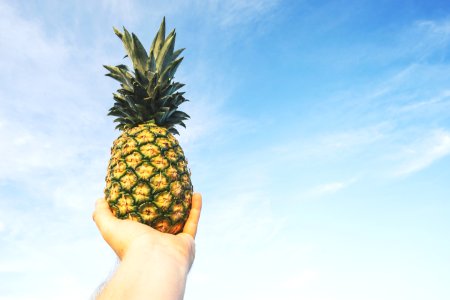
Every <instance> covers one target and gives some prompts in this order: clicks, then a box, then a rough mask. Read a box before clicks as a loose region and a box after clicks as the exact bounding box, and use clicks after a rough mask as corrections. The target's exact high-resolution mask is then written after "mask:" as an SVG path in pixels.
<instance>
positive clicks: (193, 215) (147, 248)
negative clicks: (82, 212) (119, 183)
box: [93, 194, 202, 299]
mask: <svg viewBox="0 0 450 300" xmlns="http://www.w3.org/2000/svg"><path fill="white" fill-rule="evenodd" d="M201 207H202V198H201V195H200V194H194V195H193V197H192V208H191V211H190V214H189V218H188V220H187V221H186V224H185V225H184V229H183V232H181V233H179V234H177V235H173V234H169V233H162V232H159V231H158V230H156V229H153V228H152V227H150V226H148V225H145V224H142V223H139V222H136V221H132V220H121V219H118V218H116V217H115V216H114V215H113V213H112V212H111V210H110V208H109V205H108V203H107V202H106V201H105V199H99V200H97V203H96V206H95V211H94V213H93V219H94V221H95V224H96V225H97V227H98V229H99V231H100V233H101V235H102V236H103V238H104V240H105V241H106V242H107V243H108V244H109V246H110V247H111V248H112V249H113V250H114V252H115V253H116V254H117V256H118V257H119V259H120V261H121V263H120V265H119V268H118V270H117V272H116V274H115V275H114V276H113V278H112V279H111V281H110V282H109V283H108V284H107V285H106V287H105V289H104V290H103V291H102V292H101V294H100V295H99V296H98V298H97V299H142V298H151V299H181V298H182V295H183V293H184V285H185V282H186V276H187V273H188V272H189V269H190V267H191V265H192V263H193V261H194V256H195V243H194V238H195V235H196V233H197V225H198V221H199V218H200V211H201Z"/></svg>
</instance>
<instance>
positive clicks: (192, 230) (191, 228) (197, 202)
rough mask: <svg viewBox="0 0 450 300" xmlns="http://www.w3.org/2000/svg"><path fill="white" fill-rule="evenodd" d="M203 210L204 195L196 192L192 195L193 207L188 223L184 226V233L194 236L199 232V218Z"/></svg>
mask: <svg viewBox="0 0 450 300" xmlns="http://www.w3.org/2000/svg"><path fill="white" fill-rule="evenodd" d="M201 210H202V195H200V194H199V193H195V194H194V195H193V196H192V207H191V212H190V213H189V217H188V219H187V221H186V224H185V225H184V228H183V233H187V234H189V235H190V236H192V237H193V238H195V235H196V234H197V227H198V220H199V219H200V212H201Z"/></svg>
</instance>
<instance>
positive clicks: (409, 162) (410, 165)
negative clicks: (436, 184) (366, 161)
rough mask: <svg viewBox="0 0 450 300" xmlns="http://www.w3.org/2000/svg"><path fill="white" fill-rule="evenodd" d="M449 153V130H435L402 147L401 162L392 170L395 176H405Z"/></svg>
mask: <svg viewBox="0 0 450 300" xmlns="http://www.w3.org/2000/svg"><path fill="white" fill-rule="evenodd" d="M449 154H450V132H448V131H446V130H435V131H433V132H430V133H429V134H427V135H426V137H424V138H422V139H420V140H417V141H415V142H414V143H412V144H410V145H408V146H406V147H404V149H403V151H402V152H401V155H402V159H401V160H403V163H402V164H401V165H400V167H398V169H397V170H396V171H395V172H394V175H395V176H406V175H410V174H412V173H415V172H418V171H421V170H423V169H425V168H427V167H429V166H430V165H432V164H433V163H434V162H436V161H438V160H439V159H441V158H443V157H445V156H447V155H449Z"/></svg>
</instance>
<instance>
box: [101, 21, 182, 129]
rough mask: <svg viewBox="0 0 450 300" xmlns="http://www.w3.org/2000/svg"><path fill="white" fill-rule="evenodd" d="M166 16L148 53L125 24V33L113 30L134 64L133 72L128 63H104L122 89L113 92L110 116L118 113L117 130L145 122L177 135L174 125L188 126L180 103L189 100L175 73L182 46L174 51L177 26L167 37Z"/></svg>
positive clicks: (115, 120)
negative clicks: (175, 80) (174, 79)
mask: <svg viewBox="0 0 450 300" xmlns="http://www.w3.org/2000/svg"><path fill="white" fill-rule="evenodd" d="M165 28H166V24H165V18H163V20H162V22H161V26H160V27H159V31H158V32H157V34H156V36H155V38H154V39H153V43H152V45H151V47H150V51H149V54H147V52H146V51H145V48H144V47H143V46H142V44H141V42H140V41H139V39H138V38H137V36H136V35H135V34H134V33H131V34H130V33H129V32H128V31H127V30H126V29H125V27H124V28H123V33H122V32H120V31H119V30H117V29H116V28H113V29H114V33H115V34H116V35H117V36H118V37H119V38H120V39H121V40H122V43H123V45H124V47H125V51H126V53H127V55H125V56H124V58H125V57H127V56H128V57H129V58H130V59H131V62H132V63H133V68H134V71H129V69H128V67H127V66H126V65H123V64H120V65H117V66H104V67H105V68H106V69H107V70H108V71H109V73H107V74H106V76H109V77H112V78H114V79H115V80H117V81H119V82H120V86H121V88H120V89H118V90H117V93H113V98H114V100H115V102H114V106H113V107H112V108H111V109H110V110H109V113H108V115H112V116H116V117H117V118H116V119H114V122H118V123H119V124H118V125H117V126H116V128H117V129H120V130H125V129H128V128H132V127H135V126H138V125H140V124H143V123H155V124H156V125H158V126H161V127H165V128H167V129H168V130H169V132H171V133H174V134H178V131H177V130H176V129H175V128H174V126H175V125H181V126H183V127H186V125H185V124H184V122H183V121H184V120H186V119H188V118H189V115H187V114H186V113H184V112H182V111H179V110H178V106H179V105H180V104H181V103H183V102H185V101H188V100H187V99H185V98H184V96H183V94H184V92H178V90H179V89H180V88H182V87H183V86H184V84H182V83H179V82H174V81H173V78H174V74H175V71H176V70H177V68H178V66H179V65H180V63H181V61H182V60H183V57H178V56H179V55H180V54H181V52H183V50H184V48H183V49H179V50H176V51H174V46H175V37H176V33H175V29H174V30H172V31H171V32H170V33H169V35H168V36H167V37H165V31H166V29H165Z"/></svg>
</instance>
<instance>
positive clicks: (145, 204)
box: [105, 124, 192, 232]
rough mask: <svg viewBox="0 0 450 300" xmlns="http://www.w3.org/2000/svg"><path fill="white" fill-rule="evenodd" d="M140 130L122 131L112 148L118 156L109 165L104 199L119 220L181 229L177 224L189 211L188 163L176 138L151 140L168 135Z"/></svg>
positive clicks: (149, 127) (150, 127)
mask: <svg viewBox="0 0 450 300" xmlns="http://www.w3.org/2000/svg"><path fill="white" fill-rule="evenodd" d="M139 127H140V128H138V129H139V130H134V134H133V132H131V131H125V132H124V134H123V135H122V136H121V137H120V140H121V141H120V142H116V143H115V146H114V147H113V148H115V151H116V153H120V155H115V156H114V157H113V158H112V159H111V160H110V163H109V164H110V165H109V167H108V170H109V172H108V175H107V176H108V180H107V187H106V189H105V195H106V198H107V200H108V202H109V203H110V206H111V207H112V211H113V213H114V214H115V215H116V216H117V217H119V218H122V219H131V220H136V221H139V222H142V223H145V224H148V225H151V226H152V227H155V226H156V227H158V228H159V229H160V230H163V231H164V232H172V231H173V232H175V231H176V230H179V229H180V228H181V229H182V225H180V224H184V222H185V221H186V218H187V216H188V213H189V209H190V201H191V197H192V185H191V181H190V174H189V170H188V168H187V161H186V159H185V158H184V154H183V153H182V151H180V149H181V148H180V147H179V145H178V142H177V140H176V139H175V138H170V137H168V136H159V137H158V138H157V139H152V137H153V136H154V134H155V132H156V133H158V134H159V135H162V134H163V133H165V134H166V135H167V134H170V133H168V132H167V131H164V130H154V128H153V127H154V125H148V124H147V125H140V126H139ZM146 137H151V138H146ZM149 140H152V141H153V142H149ZM180 152H181V153H180ZM180 154H181V155H180ZM162 217H164V218H162ZM165 217H167V218H165Z"/></svg>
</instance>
